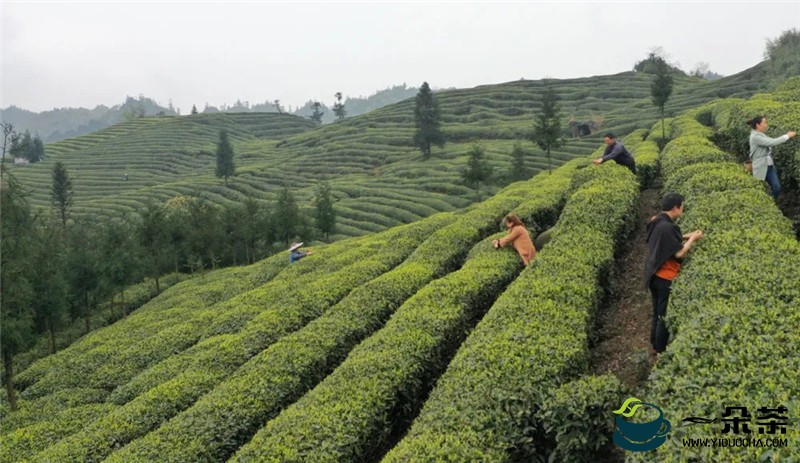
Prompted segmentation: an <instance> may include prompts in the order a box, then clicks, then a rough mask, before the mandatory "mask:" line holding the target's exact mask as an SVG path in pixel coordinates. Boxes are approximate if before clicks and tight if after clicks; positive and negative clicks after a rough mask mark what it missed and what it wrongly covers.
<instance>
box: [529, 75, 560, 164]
mask: <svg viewBox="0 0 800 463" xmlns="http://www.w3.org/2000/svg"><path fill="white" fill-rule="evenodd" d="M558 100H559V98H558V95H556V92H555V90H553V88H552V87H550V86H548V87H547V88H546V89H545V91H544V93H543V94H542V109H541V111H540V112H539V116H537V118H536V120H535V121H534V123H533V133H532V134H531V141H532V142H534V143H536V144H537V145H538V146H539V148H541V149H542V150H544V151H545V152H546V153H547V169H548V170H551V169H552V168H553V166H552V162H551V157H550V150H552V149H556V148H560V147H561V146H562V145H563V144H564V139H563V138H561V121H560V117H561V115H560V108H559V107H558ZM551 173H552V170H551Z"/></svg>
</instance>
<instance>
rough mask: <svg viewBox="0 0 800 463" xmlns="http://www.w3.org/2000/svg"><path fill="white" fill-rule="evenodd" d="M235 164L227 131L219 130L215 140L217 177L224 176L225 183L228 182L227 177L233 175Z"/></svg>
mask: <svg viewBox="0 0 800 463" xmlns="http://www.w3.org/2000/svg"><path fill="white" fill-rule="evenodd" d="M235 171H236V166H235V165H234V163H233V147H232V146H231V142H230V141H229V140H228V131H226V130H222V131H220V132H219V142H217V170H216V174H217V177H225V184H226V185H227V184H228V177H231V176H233V175H234V173H235Z"/></svg>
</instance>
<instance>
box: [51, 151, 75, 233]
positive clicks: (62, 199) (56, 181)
mask: <svg viewBox="0 0 800 463" xmlns="http://www.w3.org/2000/svg"><path fill="white" fill-rule="evenodd" d="M50 201H51V202H52V204H53V208H54V209H55V211H56V216H57V217H58V219H59V220H60V221H61V230H62V232H63V231H66V229H67V219H68V218H69V211H70V209H71V208H72V181H71V180H70V179H69V174H68V173H67V168H66V167H65V166H64V164H63V163H62V162H61V161H58V162H56V164H55V165H54V166H53V185H52V187H51V189H50Z"/></svg>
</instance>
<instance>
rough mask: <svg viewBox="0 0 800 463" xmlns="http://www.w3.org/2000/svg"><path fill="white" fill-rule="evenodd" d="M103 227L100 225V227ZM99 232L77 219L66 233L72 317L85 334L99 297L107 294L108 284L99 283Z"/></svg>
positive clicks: (94, 227)
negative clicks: (77, 321)
mask: <svg viewBox="0 0 800 463" xmlns="http://www.w3.org/2000/svg"><path fill="white" fill-rule="evenodd" d="M101 229H102V227H101ZM101 236H102V234H101V232H100V231H99V230H98V227H96V224H92V223H84V222H80V221H79V222H78V223H77V224H75V225H73V226H72V227H70V229H69V230H68V232H67V239H68V243H69V244H68V246H67V256H66V259H67V263H66V266H67V277H68V282H69V287H70V302H71V308H72V310H71V312H72V316H73V318H75V319H78V318H82V319H83V321H84V330H85V333H88V332H89V331H90V330H91V329H92V327H91V318H92V315H93V314H94V312H95V309H96V308H97V305H98V303H99V301H100V300H101V299H105V298H106V297H108V296H109V294H106V293H104V291H106V290H108V289H109V286H108V285H104V284H103V283H102V278H103V276H102V275H101V274H100V258H99V254H98V253H99V249H100V243H101V241H102V238H101Z"/></svg>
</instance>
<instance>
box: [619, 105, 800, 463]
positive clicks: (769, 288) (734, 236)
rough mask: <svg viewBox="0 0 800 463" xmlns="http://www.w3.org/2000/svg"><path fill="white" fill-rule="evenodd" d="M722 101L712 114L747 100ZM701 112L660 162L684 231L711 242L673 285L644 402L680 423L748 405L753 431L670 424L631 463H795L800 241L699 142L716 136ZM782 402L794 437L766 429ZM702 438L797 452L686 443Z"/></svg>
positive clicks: (759, 188) (758, 187) (701, 245)
mask: <svg viewBox="0 0 800 463" xmlns="http://www.w3.org/2000/svg"><path fill="white" fill-rule="evenodd" d="M751 103H752V102H748V103H747V104H751ZM719 104H720V105H722V106H723V108H715V107H713V105H712V108H711V109H712V111H714V112H715V113H716V114H728V115H730V114H732V113H731V112H730V108H732V107H736V106H737V105H739V104H742V103H734V104H732V103H731V102H721V103H719ZM773 111H775V114H778V113H780V111H781V109H780V107H779V106H775V107H774V108H773ZM697 114H698V113H697V112H693V113H689V114H687V115H684V116H681V117H679V118H676V122H677V123H679V125H680V127H682V131H683V132H684V133H685V134H683V135H680V136H678V137H677V138H676V139H674V140H673V141H672V142H670V144H669V145H667V147H666V149H665V150H664V152H663V162H664V163H665V164H666V165H668V166H670V168H668V169H666V170H665V181H666V183H665V189H669V190H675V191H679V192H681V193H683V194H684V195H685V196H686V204H687V207H686V212H685V213H684V215H683V217H682V219H681V226H682V228H683V229H684V230H693V229H697V228H699V229H702V230H704V232H705V237H704V238H703V240H701V241H700V242H698V245H697V247H696V249H695V250H693V251H692V253H691V254H690V259H689V260H688V262H687V263H686V264H685V266H684V268H683V269H682V270H681V274H680V276H679V277H678V278H677V279H676V280H675V283H674V286H673V290H672V296H671V297H670V304H669V308H668V310H667V322H668V324H669V329H670V335H671V336H672V342H671V344H670V345H669V346H668V348H667V351H666V352H665V353H664V354H662V355H661V356H660V358H659V361H658V363H657V364H656V367H655V369H654V371H653V373H652V375H651V380H650V382H649V386H648V388H647V391H646V392H644V393H643V396H644V397H646V398H647V400H648V401H649V402H653V403H656V404H658V405H659V406H660V407H661V408H662V409H663V410H664V413H665V415H666V416H668V417H669V418H670V419H671V420H672V421H673V423H675V422H676V420H679V419H681V418H683V417H688V416H701V417H707V418H711V417H720V416H721V415H722V414H723V413H724V412H725V407H727V406H744V407H748V410H749V411H750V413H751V414H752V415H753V417H754V418H753V420H754V421H753V423H752V424H751V425H750V429H751V431H752V433H751V434H741V435H738V436H736V435H733V434H721V432H722V427H721V425H720V423H715V424H704V425H694V426H692V427H685V426H673V428H672V432H671V433H670V438H669V439H668V440H667V442H666V444H665V445H663V446H661V447H660V448H658V449H657V450H656V451H655V452H647V453H646V454H635V453H629V454H628V461H631V462H643V461H648V462H649V461H664V462H678V461H687V460H691V461H709V462H711V461H720V460H724V461H728V462H752V461H795V460H798V459H800V450H798V447H797V446H796V445H794V444H795V443H796V442H798V441H799V440H798V438H800V430H798V428H797V427H796V426H794V425H793V424H792V423H793V421H792V419H793V418H792V417H795V416H796V413H797V410H800V402H798V397H800V374H798V372H799V371H800V359H798V357H797V355H796V350H797V346H798V345H800V332H799V331H798V330H797V326H798V324H799V323H800V285H798V284H797V281H796V278H795V277H794V274H793V273H792V272H791V271H789V270H788V269H795V268H798V266H800V244H799V243H798V242H797V240H796V239H795V238H794V236H793V234H792V228H791V224H790V223H789V221H788V220H787V219H786V218H785V217H783V216H782V215H781V213H780V211H779V210H778V208H777V207H776V206H775V203H774V201H773V200H772V199H771V197H770V196H769V195H768V194H767V193H766V191H765V188H764V185H763V183H762V182H759V181H757V180H754V179H753V178H752V176H751V175H750V174H749V173H747V172H745V171H744V169H742V168H741V164H739V163H738V162H731V161H733V159H734V157H733V156H732V155H729V154H727V153H724V152H721V151H720V150H716V151H715V150H714V148H713V147H712V146H710V145H709V143H708V142H707V140H706V139H705V138H703V137H702V136H698V135H695V134H702V133H706V134H707V133H708V131H707V130H706V128H705V127H702V126H701V125H700V124H699V122H697V120H695V117H697ZM751 117H752V116H751ZM767 117H768V118H769V115H768V116H767ZM737 123H738V122H737ZM698 153H703V154H702V155H700V156H698ZM640 397H641V396H640ZM781 405H783V406H786V407H788V409H789V412H788V416H789V417H790V418H789V425H788V427H787V432H786V434H780V433H779V434H775V435H768V434H760V433H758V432H757V429H758V426H757V425H756V423H755V420H757V418H756V417H757V416H758V415H759V412H758V411H757V410H758V409H759V408H761V407H768V408H777V407H779V406H781ZM702 437H732V438H735V437H745V438H752V439H758V438H762V439H766V438H768V437H776V438H779V439H788V442H789V446H788V447H775V448H772V447H763V446H762V447H759V446H755V445H753V446H750V447H728V448H723V449H721V448H687V447H683V446H682V445H681V442H682V439H683V438H702Z"/></svg>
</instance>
